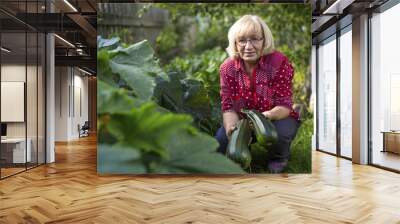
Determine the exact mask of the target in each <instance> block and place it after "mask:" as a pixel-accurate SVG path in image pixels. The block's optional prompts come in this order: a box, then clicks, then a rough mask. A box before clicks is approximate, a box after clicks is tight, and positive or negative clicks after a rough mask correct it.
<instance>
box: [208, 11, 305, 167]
mask: <svg viewBox="0 0 400 224" xmlns="http://www.w3.org/2000/svg"><path fill="white" fill-rule="evenodd" d="M228 40H229V46H228V48H227V49H226V50H227V52H228V54H229V58H228V59H226V60H225V62H224V63H223V64H222V65H221V67H220V85H221V91H220V95H221V106H222V116H223V126H222V127H221V128H220V129H219V130H218V131H217V134H216V138H217V140H218V142H219V144H220V147H219V148H218V151H219V152H221V153H225V151H226V147H227V144H228V138H229V137H230V135H231V133H232V131H233V130H234V128H235V125H236V123H237V122H238V121H239V119H241V118H242V117H243V114H241V113H240V110H241V109H242V108H246V109H255V110H258V111H260V112H262V114H263V115H264V116H265V117H267V118H268V119H271V120H272V122H273V124H274V125H275V127H276V130H277V132H278V137H279V140H278V143H277V144H275V145H273V146H272V147H271V148H270V149H268V153H269V154H268V158H266V159H267V162H268V169H269V170H270V172H272V173H279V172H282V170H283V169H284V168H285V167H286V165H287V161H288V158H289V150H290V143H291V141H292V140H293V138H294V137H295V135H296V132H297V128H298V126H299V116H298V114H297V113H296V112H295V111H294V110H293V109H292V104H293V102H292V79H293V75H294V71H293V67H292V65H291V64H290V62H289V60H288V59H287V57H286V56H284V55H283V54H282V53H280V52H278V51H275V50H274V42H273V38H272V34H271V31H270V29H269V28H268V26H267V25H266V24H265V22H264V21H262V19H260V17H258V16H254V15H245V16H243V17H242V18H240V19H239V20H238V21H236V23H235V24H233V25H232V27H231V28H230V29H229V32H228Z"/></svg>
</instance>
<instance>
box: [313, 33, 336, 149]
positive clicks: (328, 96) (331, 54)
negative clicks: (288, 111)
mask: <svg viewBox="0 0 400 224" xmlns="http://www.w3.org/2000/svg"><path fill="white" fill-rule="evenodd" d="M317 60H318V62H317V63H318V96H317V97H318V149H319V150H322V151H326V152H330V153H336V35H334V36H332V37H331V38H329V39H328V40H327V41H326V42H324V43H322V44H320V45H319V48H318V59H317Z"/></svg>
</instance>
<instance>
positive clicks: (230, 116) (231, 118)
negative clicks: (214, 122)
mask: <svg viewBox="0 0 400 224" xmlns="http://www.w3.org/2000/svg"><path fill="white" fill-rule="evenodd" d="M222 119H223V121H224V128H225V133H226V136H227V137H230V136H231V134H232V132H233V130H235V128H236V124H237V122H238V121H239V115H238V114H237V113H236V112H235V111H226V112H224V113H223V114H222Z"/></svg>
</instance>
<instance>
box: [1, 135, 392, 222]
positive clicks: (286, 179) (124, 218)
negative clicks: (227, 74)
mask: <svg viewBox="0 0 400 224" xmlns="http://www.w3.org/2000/svg"><path fill="white" fill-rule="evenodd" d="M56 158H57V161H56V163H55V164H50V165H47V166H41V167H39V168H36V169H33V170H30V171H28V172H26V173H22V174H19V175H17V176H14V177H10V178H8V179H5V180H2V181H0V223H44V222H47V223H173V224H175V223H213V224H214V223H216V224H217V223H218V224H219V223H374V224H375V223H385V224H386V223H400V175H399V174H395V173H391V172H387V171H384V170H380V169H377V168H374V167H369V166H359V165H352V164H351V162H350V161H347V160H343V159H337V158H335V157H333V156H330V155H326V154H323V153H319V152H313V173H312V174H311V175H264V176H263V175H259V176H217V177H215V176H214V177H213V176H185V177H182V176H181V177H177V176H154V177H152V176H150V177H146V176H140V177H138V176H105V177H104V176H103V177H100V176H98V175H97V174H96V139H95V137H90V138H84V139H83V140H81V141H77V142H71V143H69V144H57V147H56Z"/></svg>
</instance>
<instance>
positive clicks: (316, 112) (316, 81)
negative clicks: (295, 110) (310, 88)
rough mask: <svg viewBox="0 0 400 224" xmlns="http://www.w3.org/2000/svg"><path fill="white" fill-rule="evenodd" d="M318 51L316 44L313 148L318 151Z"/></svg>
mask: <svg viewBox="0 0 400 224" xmlns="http://www.w3.org/2000/svg"><path fill="white" fill-rule="evenodd" d="M318 51H319V44H317V45H316V48H315V70H316V72H315V92H316V96H315V99H316V100H315V104H316V106H315V115H314V116H315V117H316V125H315V129H316V134H315V138H316V139H315V148H316V150H318V149H319V114H318V113H319V109H318V108H319V92H318V91H319V80H318V79H319V78H318V77H319V72H318V69H319V63H318V60H319V53H318Z"/></svg>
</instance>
